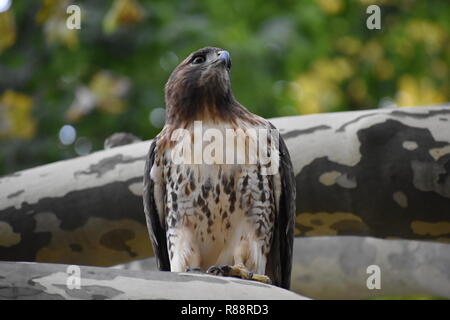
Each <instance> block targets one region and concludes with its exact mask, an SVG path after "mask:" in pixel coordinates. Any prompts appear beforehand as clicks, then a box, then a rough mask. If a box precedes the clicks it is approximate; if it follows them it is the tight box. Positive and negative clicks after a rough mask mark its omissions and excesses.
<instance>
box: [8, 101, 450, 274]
mask: <svg viewBox="0 0 450 320" xmlns="http://www.w3.org/2000/svg"><path fill="white" fill-rule="evenodd" d="M273 123H274V124H275V125H276V126H277V127H278V128H279V129H280V132H281V134H282V135H283V137H284V138H285V140H286V143H287V145H288V148H289V151H290V153H291V157H292V158H293V164H294V169H295V174H296V181H297V190H298V192H297V195H298V196H297V219H296V235H297V236H301V237H308V236H324V235H326V236H334V235H360V236H372V237H379V238H388V239H390V238H403V239H418V240H433V241H439V242H448V241H449V239H450V191H449V190H450V108H448V106H438V107H431V108H401V109H383V110H367V111H358V112H342V113H333V114H318V115H309V116H299V117H288V118H278V119H273ZM148 147H149V142H148V141H147V142H140V143H135V144H131V145H126V146H122V147H117V148H113V149H109V150H104V151H99V152H96V153H93V154H90V155H88V156H84V157H80V158H76V159H71V160H67V161H60V162H56V163H53V164H49V165H45V166H41V167H37V168H34V169H30V170H25V171H21V172H17V173H13V174H10V175H8V176H4V177H2V178H0V260H11V261H41V262H59V263H78V264H86V265H101V266H109V265H114V264H118V263H123V262H127V261H132V260H135V259H140V258H144V257H147V256H150V255H152V252H151V248H150V242H149V239H148V234H147V228H146V224H145V218H144V214H143V208H142V199H141V194H142V174H143V168H144V159H145V154H146V153H147V150H148Z"/></svg>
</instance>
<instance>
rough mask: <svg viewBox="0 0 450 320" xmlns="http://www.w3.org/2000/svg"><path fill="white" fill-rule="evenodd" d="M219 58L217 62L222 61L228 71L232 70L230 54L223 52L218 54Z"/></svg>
mask: <svg viewBox="0 0 450 320" xmlns="http://www.w3.org/2000/svg"><path fill="white" fill-rule="evenodd" d="M218 55H219V57H218V58H217V61H221V62H222V63H223V64H225V66H226V67H227V69H228V70H230V69H231V57H230V53H229V52H228V51H226V50H222V51H219V52H218Z"/></svg>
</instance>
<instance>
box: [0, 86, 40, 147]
mask: <svg viewBox="0 0 450 320" xmlns="http://www.w3.org/2000/svg"><path fill="white" fill-rule="evenodd" d="M32 105H33V102H32V100H31V98H30V97H29V96H27V95H25V94H22V93H17V92H14V91H12V90H7V91H5V93H4V94H3V96H2V97H1V98H0V113H1V114H2V115H3V116H4V117H2V118H0V119H2V120H3V121H4V123H1V122H0V137H14V138H19V139H31V138H32V137H33V136H34V134H35V131H36V124H35V122H34V120H33V118H32V116H31V108H32Z"/></svg>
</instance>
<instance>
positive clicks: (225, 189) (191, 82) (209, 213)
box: [143, 47, 296, 288]
mask: <svg viewBox="0 0 450 320" xmlns="http://www.w3.org/2000/svg"><path fill="white" fill-rule="evenodd" d="M230 71H231V57H230V54H229V53H228V52H227V51H225V50H222V49H219V48H213V47H206V48H203V49H200V50H198V51H195V52H193V53H192V54H190V55H189V56H188V57H187V58H186V59H185V60H184V61H183V62H181V63H180V64H179V65H178V66H177V67H176V68H175V70H174V71H173V72H172V74H171V76H170V77H169V80H168V81H167V83H166V87H165V101H166V123H165V126H164V128H163V130H162V131H161V132H160V133H159V134H158V135H157V136H156V138H155V139H154V140H153V142H152V143H151V146H150V151H149V153H148V157H147V161H146V166H145V172H144V193H143V201H144V209H145V214H146V218H147V224H148V228H149V233H150V238H151V240H152V245H153V251H154V253H155V255H156V258H157V262H158V267H159V269H160V270H164V271H172V272H185V271H196V270H197V271H198V270H206V272H207V273H210V274H216V275H224V276H236V277H241V278H244V279H252V280H257V281H262V282H265V283H273V284H275V285H277V286H280V287H283V288H289V285H290V276H291V266H292V247H293V237H294V217H295V192H296V191H295V181H294V174H293V169H292V164H291V160H290V156H289V153H288V150H287V148H286V145H285V143H284V141H283V139H282V138H281V136H279V134H278V131H277V130H276V129H275V127H274V126H273V125H272V124H271V123H270V122H269V121H267V120H265V119H263V118H261V117H259V116H257V115H254V114H252V113H251V112H250V111H248V110H247V109H246V108H245V107H243V106H242V105H241V104H240V103H239V102H238V101H237V100H236V99H235V97H234V96H233V93H232V90H231V83H230ZM199 124H201V131H200V135H199V134H198V133H196V132H195V130H196V127H197V128H198V125H199ZM249 129H254V131H252V132H255V131H257V132H260V131H261V130H266V131H268V132H270V133H269V134H268V135H266V137H267V139H266V140H267V141H268V143H267V144H262V147H261V148H262V149H265V150H263V151H265V152H266V154H267V155H268V156H269V157H270V163H269V162H264V161H262V160H261V159H260V158H259V157H256V159H255V158H253V159H254V161H253V162H252V161H249V158H250V157H251V156H255V154H256V150H257V149H256V148H255V144H256V142H259V140H258V139H260V138H258V137H259V135H254V134H249V133H248V132H250V131H251V130H249ZM180 130H181V132H182V133H184V135H185V136H184V138H186V136H187V139H184V140H183V141H184V144H183V148H184V149H183V148H182V150H183V152H185V151H186V153H183V155H184V156H183V157H182V158H183V159H184V160H186V159H187V160H188V161H184V162H180V161H179V159H178V160H177V161H174V154H176V152H175V151H176V149H177V148H178V147H179V140H180V139H178V140H177V137H179V135H180ZM208 130H209V133H208ZM258 130H259V131H258ZM230 131H231V133H234V134H236V137H239V135H241V136H242V135H243V138H244V140H245V139H247V140H245V143H242V144H241V147H243V148H241V149H238V150H237V151H236V152H235V153H234V154H233V153H232V152H233V151H235V144H234V143H233V144H230V143H225V142H228V141H229V140H226V139H225V136H226V135H227V134H228V133H229V132H230ZM242 132H245V133H242ZM274 132H275V133H276V134H274ZM196 135H197V136H196ZM221 135H222V137H223V141H222V143H218V142H219V141H218V140H220V138H221ZM198 136H200V137H203V139H204V140H208V141H209V142H210V143H211V144H212V143H213V142H214V143H216V148H215V151H214V152H211V157H212V160H211V159H209V160H208V161H206V160H205V159H201V155H202V152H203V153H204V152H205V151H206V150H207V148H208V147H209V145H208V144H205V143H204V141H203V144H200V147H198V145H197V146H195V144H196V143H197V142H198V141H197V142H196V138H198ZM205 136H208V137H209V139H207V138H206V139H205ZM212 136H214V139H212V138H211V137H212ZM236 139H237V138H236ZM216 140H217V141H216ZM225 140H226V141H225ZM257 140H258V141H257ZM224 141H225V142H224ZM233 141H234V140H233ZM237 144H238V143H236V145H237ZM190 147H193V149H191V150H187V149H189V148H190ZM180 150H181V149H180ZM188 151H189V152H188ZM209 151H211V150H209ZM222 152H223V153H224V155H222V158H221V157H220V156H221V155H220V154H221V153H222ZM230 153H232V154H231V156H230V157H228V155H229V154H230ZM240 153H247V156H246V157H245V161H238V160H237V158H238V157H239V156H241V154H240ZM186 155H187V156H186ZM199 156H200V160H201V161H195V157H197V158H198V157H199ZM192 158H194V160H192ZM225 158H226V159H225ZM197 160H198V159H197ZM221 160H223V161H221ZM230 160H231V162H230ZM241 160H242V159H241Z"/></svg>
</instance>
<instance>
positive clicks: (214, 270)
mask: <svg viewBox="0 0 450 320" xmlns="http://www.w3.org/2000/svg"><path fill="white" fill-rule="evenodd" d="M206 273H207V274H212V275H215V276H223V277H236V278H241V279H244V280H253V281H258V282H262V283H266V284H272V280H271V279H270V278H269V277H268V276H266V275H263V274H255V273H253V271H249V270H247V269H246V268H244V267H242V266H230V265H227V264H225V265H221V266H218V265H216V266H211V267H209V268H208V270H207V271H206Z"/></svg>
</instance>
